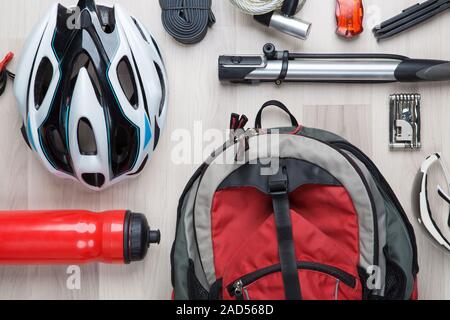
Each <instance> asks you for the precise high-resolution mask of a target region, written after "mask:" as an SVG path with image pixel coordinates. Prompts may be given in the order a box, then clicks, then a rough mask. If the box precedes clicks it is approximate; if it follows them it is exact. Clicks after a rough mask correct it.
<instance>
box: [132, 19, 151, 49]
mask: <svg viewBox="0 0 450 320" xmlns="http://www.w3.org/2000/svg"><path fill="white" fill-rule="evenodd" d="M131 19H133V22H134V24H135V25H136V28H138V30H139V33H140V34H141V36H142V38H143V39H144V41H145V42H147V43H148V39H147V37H146V36H145V34H144V31H143V30H142V28H141V26H140V25H139V23H138V22H137V21H136V19H135V18H134V17H131Z"/></svg>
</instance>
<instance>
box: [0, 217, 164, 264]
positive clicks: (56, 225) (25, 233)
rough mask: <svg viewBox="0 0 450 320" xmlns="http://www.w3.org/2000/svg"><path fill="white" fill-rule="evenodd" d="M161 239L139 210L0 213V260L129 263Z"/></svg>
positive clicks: (141, 255) (143, 255) (11, 262)
mask: <svg viewBox="0 0 450 320" xmlns="http://www.w3.org/2000/svg"><path fill="white" fill-rule="evenodd" d="M160 238H161V235H160V232H159V231H152V230H150V227H149V225H148V222H147V219H146V217H145V216H144V215H143V214H139V213H133V212H130V211H124V210H122V211H108V212H103V213H93V212H88V211H72V210H70V211H68V210H64V211H12V212H0V264H19V265H22V264H86V263H92V262H102V263H114V264H120V263H125V264H128V263H130V262H134V261H141V260H143V259H144V258H145V256H146V255H147V251H148V248H149V246H150V244H152V243H158V244H159V242H160Z"/></svg>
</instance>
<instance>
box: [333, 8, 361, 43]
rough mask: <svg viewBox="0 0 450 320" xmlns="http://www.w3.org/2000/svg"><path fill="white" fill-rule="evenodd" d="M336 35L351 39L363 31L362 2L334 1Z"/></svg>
mask: <svg viewBox="0 0 450 320" xmlns="http://www.w3.org/2000/svg"><path fill="white" fill-rule="evenodd" d="M336 1H337V2H336V21H337V30H336V33H337V34H338V35H340V36H342V37H345V38H353V37H355V36H357V35H358V34H360V33H362V32H363V31H364V27H363V18H364V7H363V3H362V0H336Z"/></svg>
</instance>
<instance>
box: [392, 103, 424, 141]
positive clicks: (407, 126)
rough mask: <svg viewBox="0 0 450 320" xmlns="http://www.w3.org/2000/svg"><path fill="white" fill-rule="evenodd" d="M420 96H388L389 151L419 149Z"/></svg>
mask: <svg viewBox="0 0 450 320" xmlns="http://www.w3.org/2000/svg"><path fill="white" fill-rule="evenodd" d="M420 107H421V96H420V94H393V95H391V96H390V120H389V122H390V132H389V137H390V143H389V147H390V148H391V149H403V150H404V149H412V150H415V149H420V147H421V142H420V131H421V128H420Z"/></svg>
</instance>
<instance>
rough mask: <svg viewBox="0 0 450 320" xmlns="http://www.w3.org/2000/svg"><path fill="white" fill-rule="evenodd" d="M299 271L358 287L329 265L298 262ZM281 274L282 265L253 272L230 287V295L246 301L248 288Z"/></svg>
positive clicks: (352, 278) (349, 276) (346, 274)
mask: <svg viewBox="0 0 450 320" xmlns="http://www.w3.org/2000/svg"><path fill="white" fill-rule="evenodd" d="M297 269H298V270H309V271H317V272H321V273H323V274H326V275H329V276H331V277H333V278H335V279H337V280H339V283H340V282H342V283H344V284H345V285H347V286H349V287H351V288H353V289H354V288H355V287H356V279H355V277H354V276H352V275H351V274H349V273H347V272H345V271H343V270H341V269H338V268H336V267H332V266H329V265H324V264H320V263H315V262H298V263H297ZM277 272H281V265H280V264H277V265H273V266H270V267H267V268H264V269H260V270H257V271H255V272H252V273H250V274H247V275H245V276H243V277H242V278H240V279H238V280H236V281H235V282H233V283H232V284H231V285H230V286H229V287H228V293H229V294H230V295H231V296H232V297H235V298H236V299H237V300H244V297H246V298H247V299H248V298H249V297H248V292H247V289H246V287H247V286H249V285H250V284H252V283H254V282H256V281H258V280H259V279H261V278H264V277H265V276H268V275H270V274H273V273H277Z"/></svg>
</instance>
